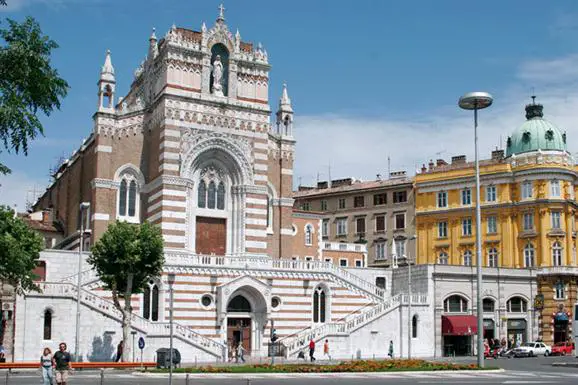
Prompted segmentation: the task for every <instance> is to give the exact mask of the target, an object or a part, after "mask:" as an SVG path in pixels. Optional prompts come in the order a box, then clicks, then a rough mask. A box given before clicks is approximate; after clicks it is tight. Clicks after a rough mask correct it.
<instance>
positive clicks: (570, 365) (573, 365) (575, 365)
mask: <svg viewBox="0 0 578 385" xmlns="http://www.w3.org/2000/svg"><path fill="white" fill-rule="evenodd" d="M552 366H560V367H566V368H578V362H576V363H574V362H554V363H553V364H552Z"/></svg>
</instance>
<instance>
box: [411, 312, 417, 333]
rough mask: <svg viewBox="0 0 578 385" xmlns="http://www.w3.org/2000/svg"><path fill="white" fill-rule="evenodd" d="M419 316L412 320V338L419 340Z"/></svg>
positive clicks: (415, 315)
mask: <svg viewBox="0 0 578 385" xmlns="http://www.w3.org/2000/svg"><path fill="white" fill-rule="evenodd" d="M417 321H418V320H417V314H414V316H413V318H412V319H411V338H417Z"/></svg>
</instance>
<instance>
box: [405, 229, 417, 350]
mask: <svg viewBox="0 0 578 385" xmlns="http://www.w3.org/2000/svg"><path fill="white" fill-rule="evenodd" d="M416 238H417V237H416V236H415V235H414V236H412V237H411V238H409V241H415V240H416ZM416 250H417V245H416ZM415 257H416V260H417V251H416V256H415ZM412 321H413V319H412V317H411V256H409V257H407V358H408V359H411V338H412V335H413V328H412V326H413V325H412V324H413V322H412Z"/></svg>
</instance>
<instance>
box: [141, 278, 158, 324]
mask: <svg viewBox="0 0 578 385" xmlns="http://www.w3.org/2000/svg"><path fill="white" fill-rule="evenodd" d="M142 316H143V318H145V319H148V320H150V321H158V320H159V287H158V285H157V284H156V283H155V282H154V281H149V283H148V285H147V286H146V287H145V289H144V292H143V305H142Z"/></svg>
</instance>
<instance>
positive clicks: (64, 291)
mask: <svg viewBox="0 0 578 385" xmlns="http://www.w3.org/2000/svg"><path fill="white" fill-rule="evenodd" d="M39 286H40V289H41V292H40V293H33V292H31V293H27V296H31V297H60V298H69V299H72V300H73V301H76V299H77V288H76V285H74V284H72V283H69V282H57V283H49V282H44V283H40V284H39ZM80 301H81V304H83V305H84V306H86V307H88V308H90V309H92V310H94V311H97V312H99V313H101V314H103V315H105V316H107V317H109V318H111V319H113V320H115V321H117V322H119V323H121V322H122V313H121V312H120V311H119V310H118V309H117V308H116V307H115V306H114V304H113V303H112V301H108V300H106V299H104V298H102V297H100V296H98V295H97V294H94V293H92V292H90V291H89V290H86V289H84V288H83V289H81V292H80ZM131 328H132V329H133V330H135V331H138V332H140V333H142V334H144V335H146V336H149V337H165V338H168V337H169V334H170V324H169V323H168V322H151V321H149V320H147V319H145V318H142V317H140V316H138V315H136V314H134V313H133V314H132V315H131ZM173 337H174V338H178V339H181V340H182V341H184V342H185V343H187V344H190V345H192V346H194V347H196V348H199V349H201V350H204V351H205V352H207V353H209V354H211V355H213V356H214V357H216V358H218V359H219V360H221V359H222V358H223V357H224V352H225V346H224V345H223V344H221V343H219V342H216V341H214V340H212V339H210V338H207V337H204V336H203V335H201V334H199V333H197V332H195V331H193V330H192V329H191V328H189V327H187V326H183V325H180V324H178V323H176V322H173Z"/></svg>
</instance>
